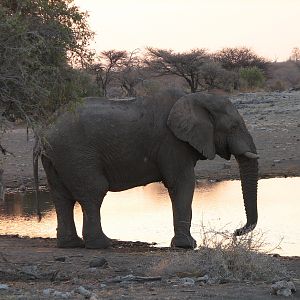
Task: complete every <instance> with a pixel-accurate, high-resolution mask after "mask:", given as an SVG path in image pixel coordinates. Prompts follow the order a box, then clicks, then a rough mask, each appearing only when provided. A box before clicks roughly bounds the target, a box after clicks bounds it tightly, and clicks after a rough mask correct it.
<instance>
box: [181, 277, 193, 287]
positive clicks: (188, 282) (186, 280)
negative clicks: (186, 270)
mask: <svg viewBox="0 0 300 300" xmlns="http://www.w3.org/2000/svg"><path fill="white" fill-rule="evenodd" d="M180 283H181V284H182V285H184V286H191V285H194V284H195V280H194V279H193V278H190V277H184V278H181V280H180Z"/></svg>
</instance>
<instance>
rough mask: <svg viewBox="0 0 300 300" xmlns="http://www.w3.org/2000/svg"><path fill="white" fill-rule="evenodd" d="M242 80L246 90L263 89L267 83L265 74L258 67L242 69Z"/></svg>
mask: <svg viewBox="0 0 300 300" xmlns="http://www.w3.org/2000/svg"><path fill="white" fill-rule="evenodd" d="M240 78H241V80H242V82H243V84H244V85H245V87H246V88H250V89H253V88H256V87H261V86H262V84H263V83H264V81H265V77H264V74H263V72H262V70H261V69H259V68H258V67H247V68H241V69H240Z"/></svg>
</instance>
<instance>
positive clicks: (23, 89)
mask: <svg viewBox="0 0 300 300" xmlns="http://www.w3.org/2000/svg"><path fill="white" fill-rule="evenodd" d="M72 2H73V1H72V0H57V1H50V0H13V1H12V0H3V1H1V3H0V109H1V115H2V116H4V117H8V116H10V115H12V114H14V115H15V116H17V117H18V118H21V119H24V120H26V121H27V124H28V125H29V126H31V127H35V125H36V124H40V123H41V122H42V123H43V122H44V120H45V119H46V118H47V117H48V116H49V114H50V113H52V112H53V111H55V110H56V109H57V108H59V107H60V106H62V105H64V104H66V103H68V102H69V101H71V100H76V99H79V98H80V97H81V96H85V95H86V94H87V92H88V90H90V89H91V87H90V84H88V83H87V76H88V75H86V74H84V72H82V71H79V70H78V69H75V67H79V66H80V67H83V66H86V65H87V64H89V62H90V61H91V59H92V56H93V53H91V51H90V50H88V45H89V40H90V39H91V38H92V37H93V33H92V32H91V31H90V29H89V27H88V24H87V15H86V14H85V13H82V12H80V11H79V9H78V7H76V6H75V5H73V4H72ZM2 121H3V118H2Z"/></svg>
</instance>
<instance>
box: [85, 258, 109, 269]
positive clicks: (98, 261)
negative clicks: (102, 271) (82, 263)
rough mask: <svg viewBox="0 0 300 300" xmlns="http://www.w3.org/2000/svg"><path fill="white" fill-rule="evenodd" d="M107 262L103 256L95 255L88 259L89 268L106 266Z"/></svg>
mask: <svg viewBox="0 0 300 300" xmlns="http://www.w3.org/2000/svg"><path fill="white" fill-rule="evenodd" d="M107 264H108V262H107V260H106V259H105V258H104V257H97V258H95V259H92V260H91V261H90V264H89V265H90V268H99V267H103V266H107Z"/></svg>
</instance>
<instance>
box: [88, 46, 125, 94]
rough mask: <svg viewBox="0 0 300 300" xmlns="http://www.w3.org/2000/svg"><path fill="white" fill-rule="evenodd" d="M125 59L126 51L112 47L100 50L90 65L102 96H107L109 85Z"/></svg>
mask: <svg viewBox="0 0 300 300" xmlns="http://www.w3.org/2000/svg"><path fill="white" fill-rule="evenodd" d="M126 59H127V52H126V51H119V50H114V49H113V50H108V51H102V52H101V53H100V54H99V55H98V56H97V57H96V62H94V63H93V64H92V65H91V70H92V72H93V73H94V74H95V75H96V82H97V85H98V87H99V89H100V90H101V92H102V93H103V96H105V97H106V96H107V90H108V87H109V85H110V84H111V83H112V82H113V81H114V80H116V75H117V73H118V71H119V70H120V68H121V66H122V65H123V62H124V61H125V60H126Z"/></svg>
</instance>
